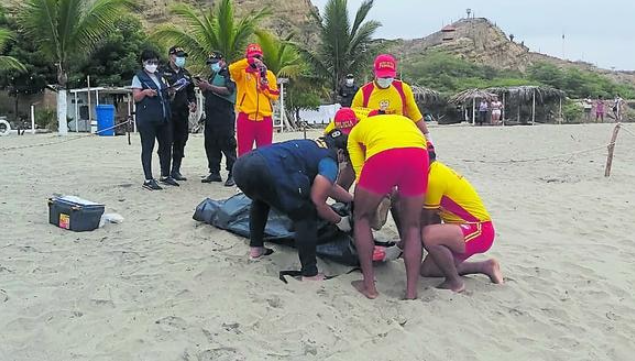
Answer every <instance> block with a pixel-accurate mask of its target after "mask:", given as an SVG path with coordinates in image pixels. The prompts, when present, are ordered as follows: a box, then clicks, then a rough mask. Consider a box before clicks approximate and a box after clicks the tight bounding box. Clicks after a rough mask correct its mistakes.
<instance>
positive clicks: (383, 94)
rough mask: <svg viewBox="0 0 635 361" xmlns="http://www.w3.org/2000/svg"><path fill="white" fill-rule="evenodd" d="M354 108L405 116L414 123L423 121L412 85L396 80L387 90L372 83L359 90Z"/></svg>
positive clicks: (354, 99)
mask: <svg viewBox="0 0 635 361" xmlns="http://www.w3.org/2000/svg"><path fill="white" fill-rule="evenodd" d="M351 107H352V108H370V109H377V110H382V111H384V112H385V113H386V114H397V115H403V116H405V117H407V118H409V119H411V120H412V121H413V122H418V121H420V120H421V121H423V115H422V114H421V111H419V107H418V106H417V102H416V100H415V96H414V94H413V93H412V88H410V85H408V84H406V83H404V82H402V81H400V80H395V81H393V83H392V84H391V85H390V87H388V88H386V89H382V88H380V87H378V86H377V84H375V82H374V81H373V82H370V83H368V84H366V85H364V86H363V87H361V88H360V89H359V91H358V92H357V94H355V98H353V104H352V105H351Z"/></svg>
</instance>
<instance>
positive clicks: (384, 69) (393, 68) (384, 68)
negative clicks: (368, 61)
mask: <svg viewBox="0 0 635 361" xmlns="http://www.w3.org/2000/svg"><path fill="white" fill-rule="evenodd" d="M374 72H375V83H377V86H379V87H380V88H382V89H387V88H389V87H390V86H391V85H392V82H393V81H395V77H397V60H395V58H394V57H393V56H392V55H389V54H381V55H379V56H378V57H377V58H375V70H374Z"/></svg>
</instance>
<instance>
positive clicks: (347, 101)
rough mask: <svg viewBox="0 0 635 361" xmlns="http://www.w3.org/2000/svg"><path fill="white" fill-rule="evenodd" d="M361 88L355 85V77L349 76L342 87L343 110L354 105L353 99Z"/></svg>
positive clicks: (341, 102) (340, 94) (341, 103)
mask: <svg viewBox="0 0 635 361" xmlns="http://www.w3.org/2000/svg"><path fill="white" fill-rule="evenodd" d="M358 90H359V87H358V86H357V85H355V77H354V76H353V74H348V75H347V76H346V79H345V80H344V85H342V86H341V87H340V91H339V96H340V105H341V106H342V108H350V107H351V104H353V97H354V96H355V94H357V91H358Z"/></svg>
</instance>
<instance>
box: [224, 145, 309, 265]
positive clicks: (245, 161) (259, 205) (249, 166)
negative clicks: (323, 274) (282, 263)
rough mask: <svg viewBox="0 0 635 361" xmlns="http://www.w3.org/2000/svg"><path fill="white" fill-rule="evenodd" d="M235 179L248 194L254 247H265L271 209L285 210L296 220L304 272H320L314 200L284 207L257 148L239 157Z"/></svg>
mask: <svg viewBox="0 0 635 361" xmlns="http://www.w3.org/2000/svg"><path fill="white" fill-rule="evenodd" d="M232 173H233V176H234V180H235V181H236V185H237V186H238V188H240V190H241V191H242V192H243V193H244V194H245V195H246V196H247V197H249V198H250V199H251V200H252V202H251V208H250V211H249V234H250V242H249V245H250V246H251V247H263V246H264V235H265V227H266V225H267V219H268V217H269V210H270V209H271V208H272V207H273V208H275V209H277V210H279V211H280V212H282V213H285V214H286V215H287V216H288V217H289V218H291V220H292V221H293V228H294V230H295V246H296V248H297V249H298V256H299V258H300V264H301V265H302V270H301V272H302V275H303V276H305V277H312V276H315V275H317V273H318V268H317V258H316V253H315V252H316V247H317V233H318V215H317V210H316V209H315V206H314V205H313V203H312V202H311V200H309V199H307V201H306V203H305V205H304V206H302V207H301V208H300V209H296V210H293V211H289V210H285V209H281V206H280V200H279V196H278V191H277V189H276V182H275V178H274V177H273V176H272V174H271V172H270V171H269V165H268V164H267V161H266V160H265V159H264V158H263V157H262V156H261V155H260V154H258V153H257V152H251V153H248V154H246V155H244V156H242V157H240V158H239V159H238V160H237V161H236V164H235V165H234V170H233V172H232ZM281 176H284V175H281Z"/></svg>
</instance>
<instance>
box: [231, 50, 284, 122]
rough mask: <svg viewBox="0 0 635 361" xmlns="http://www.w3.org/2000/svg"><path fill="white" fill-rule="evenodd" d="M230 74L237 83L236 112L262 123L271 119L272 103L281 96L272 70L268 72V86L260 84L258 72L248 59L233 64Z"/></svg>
mask: <svg viewBox="0 0 635 361" xmlns="http://www.w3.org/2000/svg"><path fill="white" fill-rule="evenodd" d="M229 73H230V75H231V78H232V80H233V81H234V82H235V83H236V91H237V94H236V110H237V111H238V112H240V113H245V114H247V115H248V116H249V119H250V120H255V121H262V120H263V119H264V118H265V117H270V116H271V115H272V114H273V105H272V103H271V102H273V101H275V100H277V99H278V97H279V96H280V91H278V85H277V84H276V76H275V75H274V74H273V73H272V72H271V70H267V81H268V82H269V84H268V85H267V86H263V85H261V84H260V75H259V74H258V71H257V70H252V69H251V67H250V65H249V62H248V61H247V59H243V60H239V61H237V62H235V63H233V64H231V65H230V66H229Z"/></svg>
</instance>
